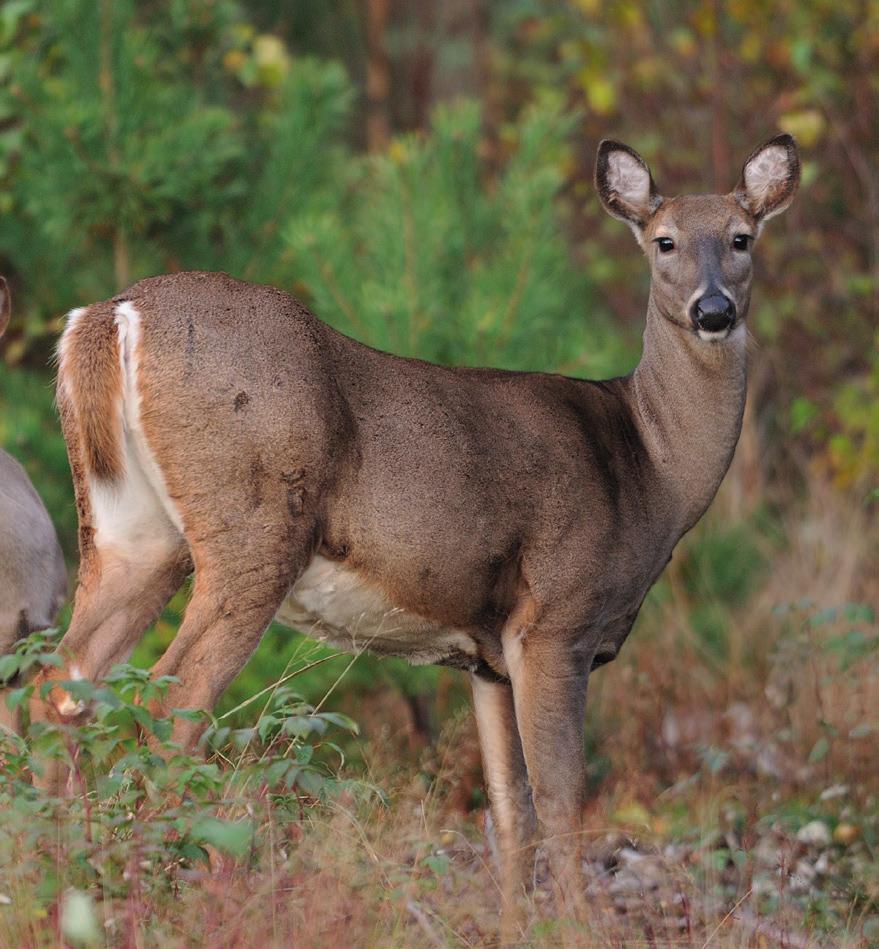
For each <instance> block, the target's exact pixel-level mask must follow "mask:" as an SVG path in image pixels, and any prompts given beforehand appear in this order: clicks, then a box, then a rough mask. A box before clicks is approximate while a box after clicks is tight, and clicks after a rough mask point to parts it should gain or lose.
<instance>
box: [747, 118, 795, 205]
mask: <svg viewBox="0 0 879 949" xmlns="http://www.w3.org/2000/svg"><path fill="white" fill-rule="evenodd" d="M799 183H800V159H799V156H798V155H797V145H796V142H795V141H794V139H793V136H791V135H776V136H775V138H771V139H769V141H768V142H764V143H763V144H762V145H761V146H760V147H759V148H757V149H755V150H754V151H753V152H752V153H751V156H750V157H749V158H748V160H747V161H746V162H745V166H744V168H742V177H741V180H740V181H739V183H738V185H737V186H736V189H735V191H734V192H733V194H734V195H735V198H736V201H738V202H739V204H740V205H741V206H742V207H743V208H744V209H745V210H746V211H750V212H751V214H753V216H754V217H755V218H756V220H757V221H758V222H762V221H766V220H768V219H769V218H771V217H774V216H775V215H776V214H781V212H782V211H784V210H785V208H787V206H788V205H789V204H790V203H791V201H793V199H794V195H795V194H796V193H797V186H798V185H799Z"/></svg>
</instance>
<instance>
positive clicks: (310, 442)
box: [34, 135, 799, 939]
mask: <svg viewBox="0 0 879 949" xmlns="http://www.w3.org/2000/svg"><path fill="white" fill-rule="evenodd" d="M798 179H799V162H798V158H797V153H796V149H795V146H794V142H793V140H792V139H791V138H790V136H787V135H780V136H778V137H776V138H773V139H772V140H771V141H769V142H767V143H766V144H764V145H762V146H761V147H760V148H758V149H757V150H756V151H755V152H754V153H753V154H752V155H751V157H750V158H749V159H748V161H747V163H746V164H745V166H744V170H743V174H742V178H741V181H740V183H739V184H738V186H737V187H736V189H735V190H734V191H733V192H732V193H731V194H727V195H695V196H688V197H677V198H668V199H666V198H663V197H661V196H660V194H659V192H658V191H657V189H656V187H655V185H654V183H653V179H652V177H651V175H650V171H649V170H648V168H647V166H646V164H645V163H644V162H643V161H642V159H641V158H640V157H639V156H638V155H637V154H636V153H635V152H634V151H633V150H632V149H630V148H628V147H627V146H625V145H621V144H619V143H617V142H611V141H605V142H603V143H602V144H601V146H600V147H599V150H598V160H597V168H596V185H597V189H598V194H599V197H600V199H601V201H602V204H603V205H604V207H605V208H606V210H607V211H609V212H610V213H611V214H612V215H613V216H614V217H617V218H620V219H621V220H623V221H625V222H626V223H627V224H628V225H629V226H630V227H631V228H632V230H633V231H634V232H635V235H636V237H637V239H638V242H639V243H640V245H641V247H642V248H643V250H644V252H645V253H646V255H647V258H648V261H649V263H650V267H651V270H652V286H651V291H650V299H649V303H648V307H647V328H646V332H645V335H644V352H643V356H642V358H641V361H640V363H639V365H638V366H637V368H636V369H635V370H634V372H633V373H632V374H631V375H629V376H626V377H624V378H619V379H610V380H607V381H603V382H591V381H584V380H581V379H571V378H565V377H563V376H558V375H550V374H543V373H523V372H503V371H499V370H494V369H461V368H448V367H445V366H437V365H432V364H430V363H426V362H421V361H419V360H415V359H402V358H398V357H396V356H392V355H389V354H387V353H383V352H377V351H376V350H373V349H370V348H368V347H367V346H363V345H361V344H360V343H358V342H355V341H354V340H351V339H348V338H347V337H345V336H342V335H341V334H339V333H337V332H336V331H335V330H333V329H331V328H330V327H329V326H327V325H325V324H324V323H322V322H320V321H319V320H318V319H316V318H315V317H314V316H313V315H312V314H311V313H310V312H309V311H308V310H307V309H306V308H305V307H304V306H303V305H302V304H300V303H298V302H297V301H296V300H294V299H293V298H292V297H290V296H288V295H287V294H286V293H283V292H282V291H280V290H276V289H273V288H271V287H264V286H253V285H250V284H247V283H242V282H240V281H238V280H233V279H232V278H231V277H228V276H226V275H224V274H212V273H178V274H174V275H170V276H162V277H155V278H152V279H148V280H143V281H141V282H140V283H137V284H135V285H134V286H133V287H131V288H130V289H129V290H127V291H125V292H124V293H122V294H120V295H119V296H116V297H114V298H113V299H112V300H109V301H106V302H103V303H97V304H94V305H92V306H89V307H86V308H84V309H80V310H76V311H74V312H73V313H72V314H71V315H70V318H69V320H68V323H67V328H66V330H65V332H64V335H63V338H62V340H61V343H60V372H59V381H58V404H59V407H60V412H61V421H62V424H63V428H64V435H65V438H66V440H67V445H68V450H69V455H70V463H71V468H72V471H73V476H74V481H75V486H76V496H77V506H78V511H79V519H80V550H81V567H80V581H79V589H78V591H77V594H76V603H75V609H74V614H73V620H72V622H71V625H70V629H69V631H68V632H67V635H66V636H65V638H64V640H63V643H62V651H63V655H64V656H65V659H66V667H65V668H64V669H52V670H49V671H48V673H47V675H49V676H51V677H52V679H53V680H55V681H59V680H63V679H65V678H70V677H71V676H74V677H75V676H85V677H88V678H90V679H98V678H100V677H101V676H103V675H104V674H105V673H106V672H107V670H108V669H109V668H110V666H111V665H112V664H113V663H116V662H119V661H120V660H123V659H124V658H125V657H126V656H128V654H129V652H130V651H131V649H132V647H133V646H134V645H135V643H136V642H137V640H138V639H139V637H140V636H141V635H142V633H143V631H144V629H145V628H146V627H147V626H148V625H149V624H150V623H151V622H152V621H153V620H154V618H155V617H156V614H157V613H158V611H159V610H160V609H161V607H162V605H163V604H164V603H165V602H166V600H167V599H168V598H169V596H170V595H171V594H172V593H173V592H174V591H175V590H176V589H177V587H178V586H179V584H180V583H181V581H182V580H183V578H184V577H185V576H186V575H187V574H188V573H189V572H190V571H191V570H192V569H193V568H194V571H195V582H194V588H193V592H192V599H191V601H190V603H189V608H188V610H187V613H186V617H185V619H184V621H183V624H182V626H181V628H180V631H179V633H178V635H177V637H176V639H175V640H174V642H173V643H172V644H171V645H170V646H169V648H168V650H167V651H166V653H165V654H164V655H163V656H162V657H161V658H160V660H159V661H158V663H157V664H156V666H155V668H154V672H155V674H156V675H157V676H158V675H174V676H176V677H178V679H179V685H174V686H172V687H171V689H170V691H169V693H168V695H167V699H166V703H165V706H166V707H167V708H173V707H183V708H195V709H210V708H211V707H212V706H213V705H214V703H215V702H216V701H217V699H218V698H219V696H220V695H221V694H222V692H223V690H224V689H225V688H226V687H227V686H228V685H229V683H230V682H231V680H232V679H233V677H234V676H235V675H236V674H237V673H238V671H239V670H240V669H241V668H242V666H243V665H244V663H245V661H246V660H247V658H248V657H249V656H250V654H251V653H252V652H253V650H254V649H255V648H256V645H257V644H258V643H259V641H260V638H261V636H262V635H263V631H264V630H265V628H266V626H267V625H268V623H269V622H270V621H271V620H272V618H273V617H275V616H276V615H277V616H279V617H280V618H281V619H282V621H284V622H286V623H288V624H289V625H292V626H296V627H299V628H300V629H305V630H310V631H312V632H313V633H314V634H315V635H317V636H319V637H320V638H323V639H326V640H328V641H330V642H332V643H334V644H336V645H337V646H340V647H342V648H361V647H365V648H368V649H371V650H374V651H376V652H379V653H384V654H392V655H398V656H405V657H407V658H408V659H410V660H411V661H412V662H417V663H443V664H446V665H451V666H456V667H458V668H461V669H464V670H467V671H468V672H469V673H470V675H471V678H472V684H473V696H474V704H475V709H476V718H477V721H478V726H479V734H480V741H481V746H482V754H483V761H484V768H485V775H486V781H487V785H488V792H489V796H490V799H491V804H492V807H493V810H494V820H495V826H496V828H497V837H498V842H499V850H500V853H501V855H502V863H503V867H502V881H503V882H502V890H503V897H504V907H505V917H504V919H505V922H504V934H505V937H506V938H508V939H512V938H514V937H515V935H516V932H517V926H518V918H519V917H518V916H517V908H516V907H517V904H518V902H519V900H518V897H519V894H520V893H521V891H522V890H523V889H524V887H525V883H526V881H527V877H528V876H529V873H528V867H529V861H530V860H531V847H532V845H533V841H532V837H533V832H534V830H535V825H536V820H539V822H540V825H541V827H542V835H543V836H542V840H543V844H544V846H545V847H546V849H547V851H548V854H549V858H550V863H551V869H552V875H553V880H554V883H555V886H556V894H557V899H558V900H559V908H560V910H562V911H563V912H565V913H570V914H573V915H575V916H577V917H582V915H583V914H584V909H585V908H584V906H583V903H584V897H583V895H582V893H583V880H582V877H581V869H580V821H581V805H582V799H583V791H584V754H583V717H584V704H585V698H586V682H587V679H588V677H589V673H590V671H591V670H592V669H594V668H595V667H596V666H599V665H601V664H602V663H605V662H608V661H609V660H611V659H613V658H614V657H615V656H616V655H617V652H618V650H619V648H620V646H621V645H622V643H623V641H624V640H625V638H626V636H627V635H628V633H629V630H630V628H631V626H632V623H633V621H634V619H635V617H636V615H637V613H638V610H639V607H640V605H641V602H642V600H643V599H644V596H645V594H646V593H647V591H648V590H649V589H650V587H651V585H652V584H653V582H654V581H655V580H656V578H657V576H658V575H659V573H660V572H661V571H662V569H663V568H664V567H665V565H666V563H667V562H668V560H669V558H670V556H671V553H672V550H673V549H674V546H675V544H676V543H677V542H678V540H679V539H680V538H681V536H682V535H683V534H684V533H686V532H687V531H688V530H689V529H690V528H691V527H692V526H693V525H694V524H695V523H696V521H697V520H698V519H699V518H700V516H701V515H702V513H703V512H704V511H705V509H706V508H707V506H708V505H709V503H710V502H711V500H712V498H713V497H714V494H715V492H716V491H717V488H718V486H719V484H720V481H721V479H722V478H723V476H724V474H725V472H726V470H727V468H728V466H729V463H730V459H731V457H732V454H733V450H734V448H735V445H736V440H737V438H738V435H739V430H740V427H741V420H742V411H743V406H744V402H745V349H746V347H745V340H746V328H745V317H746V314H747V310H748V303H749V299H750V294H751V276H752V267H751V251H752V245H753V244H754V241H755V239H756V237H757V235H758V233H759V232H760V228H761V226H762V224H763V222H764V221H765V220H766V219H767V218H769V217H771V216H773V215H775V214H778V213H779V212H780V211H783V210H784V209H785V208H786V207H787V206H788V204H789V203H790V202H791V200H792V198H793V195H794V192H795V190H796V188H797V184H798ZM35 695H37V696H38V695H39V692H37V693H35ZM82 711H83V710H82V709H81V708H80V707H79V706H78V705H77V704H76V703H75V702H74V701H73V699H72V698H71V697H70V696H69V695H68V694H67V693H65V692H64V691H63V689H62V688H61V687H60V686H58V685H55V686H54V688H51V689H49V691H48V699H47V700H46V702H45V703H43V702H41V701H40V699H39V698H38V697H37V698H35V701H34V714H36V715H41V714H42V715H49V716H50V717H59V716H60V717H62V718H63V717H64V716H70V715H76V714H79V713H81V712H82ZM198 732H199V727H198V725H197V724H194V723H193V722H191V721H179V722H178V724H177V726H176V732H175V736H176V739H177V740H179V741H181V742H182V743H183V744H184V745H186V746H190V747H191V746H192V744H193V742H194V741H195V740H196V738H197V735H198Z"/></svg>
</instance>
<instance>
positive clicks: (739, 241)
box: [732, 234, 751, 250]
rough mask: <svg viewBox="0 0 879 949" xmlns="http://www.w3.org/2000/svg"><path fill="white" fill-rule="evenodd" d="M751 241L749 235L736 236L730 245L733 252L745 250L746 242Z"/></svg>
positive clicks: (746, 247)
mask: <svg viewBox="0 0 879 949" xmlns="http://www.w3.org/2000/svg"><path fill="white" fill-rule="evenodd" d="M750 240H751V235H750V234H736V236H735V237H734V238H733V239H732V245H733V248H734V249H735V250H747V249H748V241H750Z"/></svg>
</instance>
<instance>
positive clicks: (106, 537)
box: [89, 300, 183, 561]
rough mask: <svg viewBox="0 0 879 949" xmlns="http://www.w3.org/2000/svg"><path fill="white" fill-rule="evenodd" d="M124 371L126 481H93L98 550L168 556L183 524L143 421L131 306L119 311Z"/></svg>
mask: <svg viewBox="0 0 879 949" xmlns="http://www.w3.org/2000/svg"><path fill="white" fill-rule="evenodd" d="M115 317H116V329H117V332H118V335H119V360H120V363H121V366H122V433H123V440H124V444H123V459H124V466H125V475H124V477H123V478H122V480H121V481H118V482H108V481H102V480H99V479H97V478H94V477H90V478H89V499H90V501H91V507H92V512H93V517H94V526H95V544H96V545H97V546H98V547H99V548H100V547H113V548H115V549H116V550H117V551H118V553H119V554H121V555H122V556H123V557H125V558H126V559H129V558H131V559H136V560H138V561H140V560H145V559H151V557H152V556H157V557H160V556H163V555H164V554H165V553H166V552H168V551H170V550H173V549H174V548H175V547H176V546H178V544H179V542H180V535H181V534H182V533H183V519H182V518H181V516H180V512H179V511H178V510H177V507H176V506H175V504H174V502H173V501H172V499H171V496H170V495H169V494H168V488H167V486H166V484H165V479H164V476H163V475H162V472H161V470H160V468H159V465H158V463H157V462H156V459H155V456H154V455H153V453H152V451H151V449H150V446H149V444H148V443H147V439H146V435H145V433H144V431H143V426H142V425H141V420H140V391H139V389H138V381H137V375H138V365H139V348H140V319H141V318H140V313H139V312H138V310H137V309H136V308H135V306H134V305H133V304H132V303H131V302H130V301H128V300H125V301H123V302H122V303H120V304H119V305H118V306H117V307H116V310H115Z"/></svg>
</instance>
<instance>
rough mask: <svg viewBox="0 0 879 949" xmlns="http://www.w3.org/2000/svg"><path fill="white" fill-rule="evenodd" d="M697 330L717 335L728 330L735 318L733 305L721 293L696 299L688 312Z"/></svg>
mask: <svg viewBox="0 0 879 949" xmlns="http://www.w3.org/2000/svg"><path fill="white" fill-rule="evenodd" d="M690 316H691V317H692V319H693V322H694V323H695V324H696V327H697V329H700V330H705V331H706V332H708V333H719V332H721V331H723V330H726V329H729V328H730V327H731V326H732V325H733V323H734V322H735V318H736V308H735V304H734V303H733V302H732V300H730V298H729V297H728V296H726V295H725V294H723V293H709V294H706V295H705V296H704V297H701V298H700V299H698V300H697V301H696V302H695V303H694V304H693V306H692V309H691V310H690Z"/></svg>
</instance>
